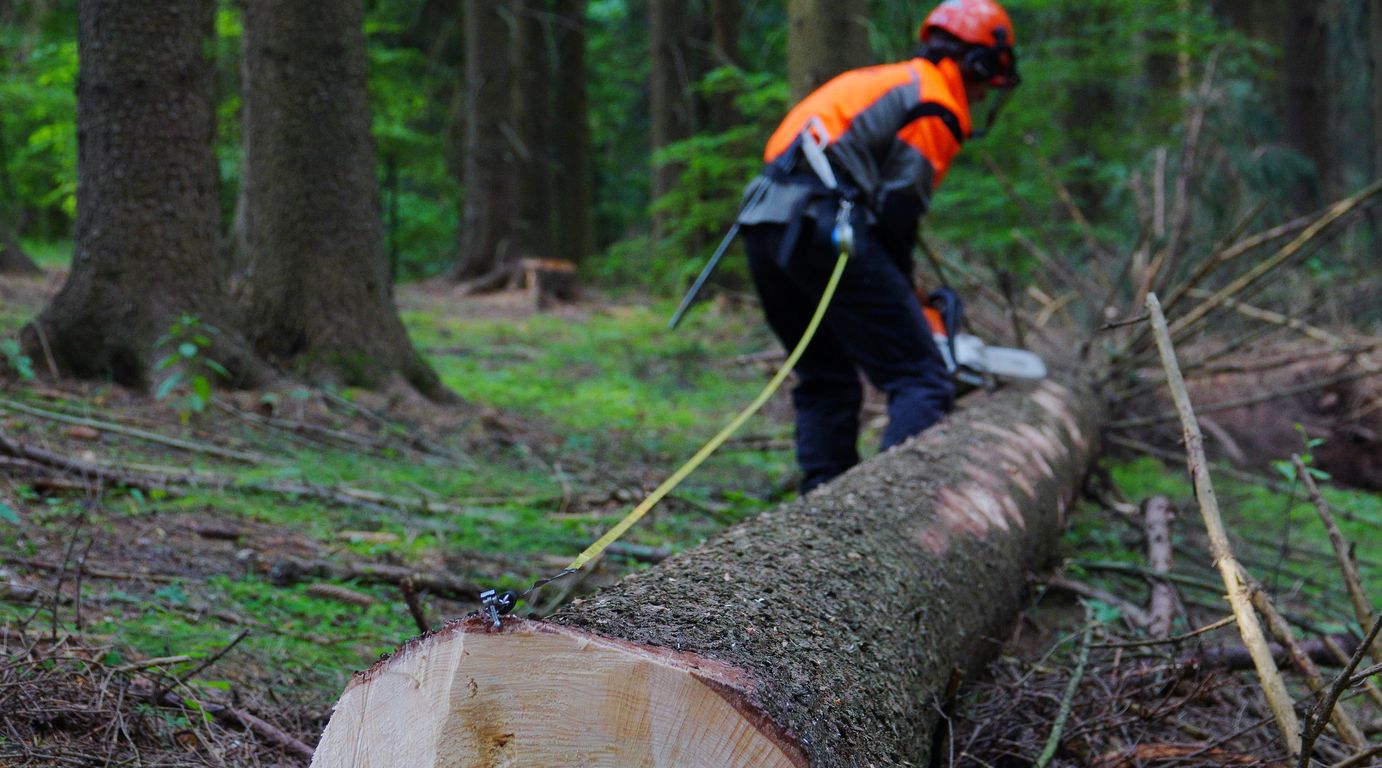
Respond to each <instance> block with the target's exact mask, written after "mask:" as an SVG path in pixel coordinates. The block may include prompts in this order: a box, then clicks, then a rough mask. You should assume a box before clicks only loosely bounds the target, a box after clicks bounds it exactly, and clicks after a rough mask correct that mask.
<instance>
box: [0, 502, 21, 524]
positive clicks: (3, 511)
mask: <svg viewBox="0 0 1382 768" xmlns="http://www.w3.org/2000/svg"><path fill="white" fill-rule="evenodd" d="M0 520H4V521H6V522H10V523H14V524H15V525H19V513H17V512H15V511H14V508H13V507H11V506H10V505H8V504H6V503H5V502H3V501H0Z"/></svg>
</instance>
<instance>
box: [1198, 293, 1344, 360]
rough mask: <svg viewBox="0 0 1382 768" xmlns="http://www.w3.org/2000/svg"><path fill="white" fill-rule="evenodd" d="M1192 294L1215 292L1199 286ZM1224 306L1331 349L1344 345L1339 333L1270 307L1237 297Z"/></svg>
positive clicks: (1203, 295) (1210, 295)
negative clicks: (1262, 306) (1274, 310)
mask: <svg viewBox="0 0 1382 768" xmlns="http://www.w3.org/2000/svg"><path fill="white" fill-rule="evenodd" d="M1190 295H1191V296H1193V297H1195V298H1197V299H1212V298H1214V294H1213V293H1210V292H1209V291H1204V290H1200V289H1199V288H1196V289H1194V290H1192V291H1190ZM1224 306H1225V307H1227V308H1229V309H1231V310H1233V311H1235V312H1237V313H1238V314H1240V315H1242V316H1244V317H1249V318H1252V319H1253V320H1261V321H1262V322H1264V323H1271V324H1272V325H1279V326H1281V327H1282V328H1287V329H1290V330H1292V331H1295V332H1296V333H1299V334H1301V335H1302V336H1305V337H1307V338H1310V339H1314V340H1315V341H1322V342H1324V343H1325V344H1328V345H1329V348H1330V349H1331V350H1337V349H1340V348H1341V347H1343V346H1344V340H1343V339H1341V338H1339V336H1338V335H1336V334H1333V333H1330V332H1329V331H1326V330H1324V329H1323V328H1316V327H1315V326H1313V325H1311V324H1309V323H1307V322H1305V321H1303V320H1299V319H1297V318H1294V317H1291V316H1289V315H1283V314H1281V313H1280V312H1273V311H1272V310H1269V309H1261V308H1259V307H1254V306H1253V305H1251V304H1247V303H1245V302H1241V301H1239V300H1237V299H1224Z"/></svg>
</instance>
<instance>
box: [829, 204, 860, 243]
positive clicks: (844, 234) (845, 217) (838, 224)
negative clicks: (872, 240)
mask: <svg viewBox="0 0 1382 768" xmlns="http://www.w3.org/2000/svg"><path fill="white" fill-rule="evenodd" d="M853 213H854V201H853V200H850V199H849V198H847V197H841V198H840V207H839V210H837V211H836V212H835V229H834V230H832V231H831V232H830V241H831V242H832V243H834V245H835V248H836V250H839V251H841V252H843V253H848V254H850V255H851V256H852V255H854V224H853V223H851V222H850V216H851V215H852V214H853Z"/></svg>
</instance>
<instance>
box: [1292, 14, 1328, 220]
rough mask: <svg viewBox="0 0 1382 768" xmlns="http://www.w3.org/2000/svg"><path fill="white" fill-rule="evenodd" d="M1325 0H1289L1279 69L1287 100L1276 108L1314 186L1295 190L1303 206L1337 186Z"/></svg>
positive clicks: (1310, 205) (1315, 204)
mask: <svg viewBox="0 0 1382 768" xmlns="http://www.w3.org/2000/svg"><path fill="white" fill-rule="evenodd" d="M1327 5H1328V4H1327V3H1326V2H1324V1H1323V0H1309V1H1307V2H1298V3H1293V4H1291V5H1290V6H1288V7H1289V10H1288V12H1287V14H1286V29H1285V34H1284V35H1283V39H1284V46H1283V48H1284V52H1283V55H1282V70H1281V72H1282V75H1283V76H1284V79H1285V83H1286V101H1287V103H1286V105H1285V108H1284V109H1283V110H1282V112H1281V117H1282V121H1283V128H1284V131H1285V137H1286V143H1287V144H1289V145H1290V146H1291V148H1292V149H1294V150H1296V151H1297V152H1300V153H1301V154H1302V155H1305V156H1306V157H1308V158H1310V160H1311V162H1312V163H1314V166H1315V174H1316V178H1317V180H1318V186H1317V188H1315V189H1313V190H1312V189H1304V190H1301V191H1300V192H1299V193H1298V197H1299V202H1300V204H1301V205H1302V206H1303V207H1307V208H1313V207H1315V206H1317V205H1318V204H1319V202H1320V201H1321V200H1326V199H1329V198H1330V197H1332V196H1333V193H1334V190H1336V188H1337V187H1338V186H1339V168H1338V165H1339V163H1338V160H1339V155H1338V152H1337V151H1336V145H1337V142H1336V141H1335V140H1334V133H1335V131H1334V126H1333V125H1332V121H1331V120H1330V115H1331V114H1332V112H1331V110H1330V83H1329V74H1328V73H1329V16H1328V13H1329V11H1328V8H1327Z"/></svg>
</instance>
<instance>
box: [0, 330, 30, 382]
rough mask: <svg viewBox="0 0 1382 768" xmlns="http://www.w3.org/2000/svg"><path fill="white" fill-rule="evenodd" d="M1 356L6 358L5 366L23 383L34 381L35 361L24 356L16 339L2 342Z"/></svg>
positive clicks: (0, 343)
mask: <svg viewBox="0 0 1382 768" xmlns="http://www.w3.org/2000/svg"><path fill="white" fill-rule="evenodd" d="M0 355H4V357H5V366H6V367H7V368H9V369H10V370H11V371H13V372H14V374H15V375H16V376H18V377H19V378H20V379H22V380H23V381H33V380H34V361H33V360H31V359H30V358H29V356H28V355H26V354H24V351H23V350H22V349H20V348H19V342H18V341H17V340H15V339H4V340H0Z"/></svg>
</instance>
